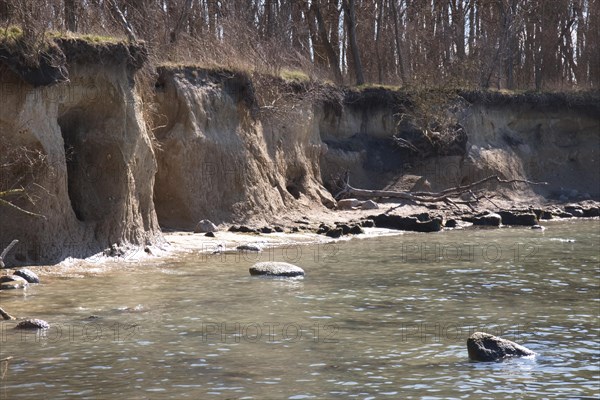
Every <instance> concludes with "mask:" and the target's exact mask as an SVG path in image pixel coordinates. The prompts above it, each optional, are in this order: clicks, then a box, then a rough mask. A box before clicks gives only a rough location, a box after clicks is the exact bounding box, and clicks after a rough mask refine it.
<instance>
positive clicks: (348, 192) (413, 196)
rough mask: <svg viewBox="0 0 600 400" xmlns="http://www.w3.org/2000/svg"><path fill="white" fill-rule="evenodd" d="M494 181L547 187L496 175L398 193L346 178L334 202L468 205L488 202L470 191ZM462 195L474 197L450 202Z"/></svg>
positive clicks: (540, 183)
mask: <svg viewBox="0 0 600 400" xmlns="http://www.w3.org/2000/svg"><path fill="white" fill-rule="evenodd" d="M490 181H496V182H498V183H505V184H508V183H526V184H529V185H547V182H532V181H528V180H525V179H510V180H506V179H501V178H500V177H499V176H498V175H492V176H488V177H487V178H484V179H481V180H479V181H477V182H473V183H471V184H469V185H463V186H455V187H451V188H448V189H445V190H442V191H441V192H412V193H411V192H398V191H393V190H367V189H358V188H355V187H352V186H350V183H349V178H348V176H346V182H345V187H344V188H343V189H342V190H341V191H340V192H339V193H338V194H337V195H336V196H335V198H336V200H337V199H340V198H342V197H356V198H367V199H369V198H373V197H382V198H392V199H402V200H409V201H413V202H421V203H437V202H445V203H449V204H453V205H456V204H461V203H462V204H469V205H470V203H473V202H478V201H479V200H480V199H482V198H485V199H486V200H488V201H490V202H491V203H492V204H493V202H492V201H491V200H490V197H489V196H485V195H480V196H476V195H475V194H474V193H473V192H472V190H473V188H475V187H477V186H480V185H482V184H484V183H486V182H490ZM464 193H471V194H472V195H473V196H474V199H473V200H472V201H466V202H459V201H457V200H452V199H451V197H458V196H460V195H462V194H464Z"/></svg>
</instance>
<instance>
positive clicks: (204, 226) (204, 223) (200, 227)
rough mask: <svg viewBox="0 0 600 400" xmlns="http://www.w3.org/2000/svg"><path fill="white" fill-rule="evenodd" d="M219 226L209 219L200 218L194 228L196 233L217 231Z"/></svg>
mask: <svg viewBox="0 0 600 400" xmlns="http://www.w3.org/2000/svg"><path fill="white" fill-rule="evenodd" d="M216 231H217V226H216V225H215V224H213V223H212V222H211V221H210V220H208V219H203V220H200V221H199V222H198V223H197V224H196V227H195V228H194V233H205V232H216Z"/></svg>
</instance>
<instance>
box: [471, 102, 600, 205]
mask: <svg viewBox="0 0 600 400" xmlns="http://www.w3.org/2000/svg"><path fill="white" fill-rule="evenodd" d="M462 119H463V124H464V126H465V129H466V130H467V132H469V141H470V143H471V146H470V150H469V156H470V160H469V161H470V164H471V166H470V168H471V170H475V171H476V170H477V169H479V170H481V171H483V170H485V169H487V170H489V171H490V172H496V173H500V174H502V175H503V176H505V177H506V178H507V179H518V178H521V179H529V180H532V181H544V182H548V185H547V186H539V187H534V188H532V189H533V190H534V191H535V192H536V193H538V194H540V195H542V196H550V197H554V198H556V199H558V198H560V197H561V196H565V197H567V198H571V199H573V200H575V199H577V197H578V196H579V195H581V196H583V197H588V196H587V195H589V196H591V197H594V198H598V197H599V196H600V176H599V174H598V171H600V117H599V114H598V113H597V111H594V109H593V108H591V109H590V108H586V107H568V106H559V105H551V104H550V105H548V104H546V105H536V104H520V105H506V104H504V105H480V104H479V105H474V106H471V107H470V108H469V109H468V110H467V111H466V112H465V113H464V115H463V118H462ZM481 174H482V173H480V175H481Z"/></svg>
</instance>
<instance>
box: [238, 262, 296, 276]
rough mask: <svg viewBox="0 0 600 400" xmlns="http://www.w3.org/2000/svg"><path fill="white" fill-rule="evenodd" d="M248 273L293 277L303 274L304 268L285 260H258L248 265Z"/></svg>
mask: <svg viewBox="0 0 600 400" xmlns="http://www.w3.org/2000/svg"><path fill="white" fill-rule="evenodd" d="M250 275H263V276H282V277H288V278H289V277H295V276H304V270H303V269H302V268H300V267H298V266H296V265H294V264H290V263H286V262H275V261H267V262H259V263H256V264H254V265H253V266H252V267H250Z"/></svg>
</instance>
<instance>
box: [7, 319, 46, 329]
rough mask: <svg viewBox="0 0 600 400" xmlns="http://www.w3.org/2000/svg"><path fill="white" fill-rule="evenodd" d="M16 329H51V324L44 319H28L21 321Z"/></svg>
mask: <svg viewBox="0 0 600 400" xmlns="http://www.w3.org/2000/svg"><path fill="white" fill-rule="evenodd" d="M15 329H50V324H49V323H47V322H46V321H44V320H43V319H26V320H25V321H21V322H19V323H18V324H17V326H15Z"/></svg>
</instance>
